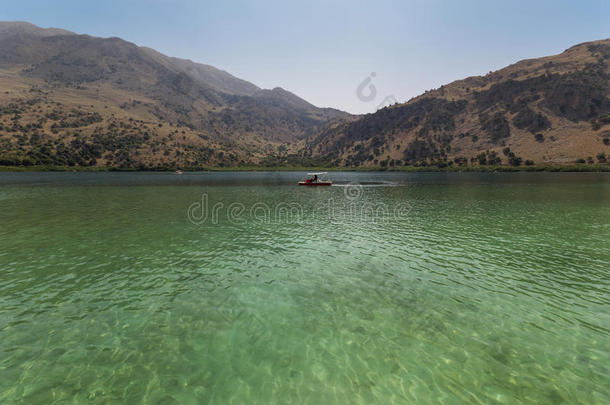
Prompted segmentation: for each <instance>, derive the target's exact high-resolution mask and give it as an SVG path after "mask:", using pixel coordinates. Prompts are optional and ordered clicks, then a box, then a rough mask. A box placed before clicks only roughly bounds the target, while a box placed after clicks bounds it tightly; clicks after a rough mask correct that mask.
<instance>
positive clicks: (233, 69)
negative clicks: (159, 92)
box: [0, 0, 610, 113]
mask: <svg viewBox="0 0 610 405" xmlns="http://www.w3.org/2000/svg"><path fill="white" fill-rule="evenodd" d="M0 3H2V4H0V20H2V21H17V20H18V21H28V22H31V23H33V24H36V25H39V26H42V27H56V28H64V29H68V30H70V31H74V32H77V33H79V34H89V35H94V36H100V37H120V38H123V39H125V40H127V41H130V42H133V43H135V44H137V45H141V46H147V47H151V48H154V49H156V50H158V51H160V52H162V53H165V54H167V55H170V56H176V57H180V58H186V59H191V60H193V61H195V62H199V63H206V64H210V65H213V66H215V67H217V68H220V69H223V70H226V71H228V72H229V73H231V74H233V75H235V76H237V77H239V78H242V79H245V80H248V81H250V82H252V83H254V84H256V85H258V86H260V87H262V88H274V87H278V86H279V87H282V88H284V89H286V90H289V91H292V92H293V93H295V94H297V95H299V96H300V97H303V98H304V99H306V100H307V101H309V102H311V103H313V104H315V105H317V106H320V107H334V108H339V109H342V110H345V111H349V112H352V113H368V112H373V111H375V110H376V109H377V108H378V107H379V106H380V105H382V103H383V102H384V101H386V102H387V101H393V100H396V101H400V102H402V101H406V100H408V99H410V98H411V97H415V96H417V95H419V94H421V93H423V92H424V91H425V90H429V89H432V88H437V87H439V86H441V85H443V84H447V83H450V82H452V81H454V80H458V79H462V78H465V77H468V76H473V75H481V74H486V73H487V72H489V71H492V70H497V69H500V68H502V67H504V66H506V65H509V64H511V63H514V62H517V61H519V60H521V59H527V58H535V57H540V56H547V55H553V54H557V53H561V52H562V51H564V50H565V49H567V48H569V47H570V46H572V45H576V44H578V43H581V42H586V41H592V40H597V39H603V38H608V37H610V1H608V0H599V1H597V0H591V1H589V0H581V1H564V0H553V1H547V0H541V1H536V0H528V1H522V0H497V1H494V0H462V1H457V0H456V1H448V0H445V1H442V0H427V1H423V0H402V1H399V0H377V1H359V0H308V1H290V0H283V1H282V0H268V1H265V0H259V1H255V0H218V1H195V0H107V1H104V0H53V1H48V0H19V1H10V0H0Z"/></svg>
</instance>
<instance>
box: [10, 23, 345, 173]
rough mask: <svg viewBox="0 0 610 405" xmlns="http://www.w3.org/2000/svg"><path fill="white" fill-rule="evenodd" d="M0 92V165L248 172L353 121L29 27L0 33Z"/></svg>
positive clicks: (184, 66)
mask: <svg viewBox="0 0 610 405" xmlns="http://www.w3.org/2000/svg"><path fill="white" fill-rule="evenodd" d="M0 84H2V87H1V88H2V89H3V90H4V91H3V94H1V95H0V146H2V148H1V149H0V160H1V161H2V162H4V163H5V164H6V163H12V164H15V163H17V164H78V165H109V166H119V167H150V166H157V165H158V166H172V165H180V166H197V165H198V166H203V165H234V164H255V163H257V162H258V161H259V160H260V159H261V158H263V157H266V156H268V155H269V154H273V153H275V152H278V151H280V150H282V151H286V150H288V149H289V148H287V147H286V146H285V145H284V144H289V145H291V146H290V147H291V148H295V147H296V146H295V145H298V144H299V142H302V140H303V139H304V138H305V137H307V136H311V135H312V134H315V133H317V132H319V130H320V129H321V128H324V127H325V126H327V125H329V124H331V123H332V122H335V121H337V120H341V119H346V118H350V117H351V116H350V115H349V114H347V113H344V112H341V111H338V110H333V109H326V108H318V107H315V106H313V105H311V104H309V103H307V102H306V101H305V100H302V99H300V98H299V97H297V96H296V95H294V94H292V93H290V92H288V91H286V90H282V89H279V88H276V89H273V90H263V89H260V88H259V87H257V86H256V85H254V84H252V83H249V82H247V81H245V80H242V79H239V78H236V77H234V76H232V75H231V74H229V73H227V72H225V71H222V70H220V69H217V68H214V67H212V66H209V65H203V64H198V63H194V62H192V61H190V60H184V59H179V58H172V57H168V56H166V55H163V54H161V53H159V52H156V51H155V50H152V49H150V48H144V47H139V46H137V45H135V44H132V43H130V42H127V41H124V40H122V39H120V38H96V37H92V36H88V35H77V34H74V33H72V32H69V31H65V30H58V29H43V28H39V27H36V26H34V25H32V24H28V23H14V22H5V23H2V22H0ZM278 153H279V152H278ZM2 162H0V164H1V163H2Z"/></svg>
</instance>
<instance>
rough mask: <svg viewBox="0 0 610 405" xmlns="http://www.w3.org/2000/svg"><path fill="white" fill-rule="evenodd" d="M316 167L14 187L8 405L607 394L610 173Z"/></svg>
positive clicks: (71, 176) (10, 191)
mask: <svg viewBox="0 0 610 405" xmlns="http://www.w3.org/2000/svg"><path fill="white" fill-rule="evenodd" d="M299 176H300V174H299V173H201V174H191V173H187V174H184V175H182V176H176V175H171V174H160V173H157V174H154V173H43V174H37V173H15V174H11V173H2V174H0V403H55V402H56V403H63V402H79V403H85V402H91V403H138V402H147V403H162V404H170V403H211V404H225V403H244V404H257V403H260V404H269V403H278V404H286V403H297V404H302V403H319V404H332V403H338V404H346V403H349V404H358V403H361V404H372V403H380V404H391V403H400V404H404V403H422V404H426V403H431V404H432V403H434V404H438V403H446V404H455V403H485V404H488V403H491V404H495V403H507V404H510V403H548V404H557V403H562V402H563V403H566V404H567V403H569V404H578V403H581V404H595V403H599V404H602V403H608V402H609V401H610V389H609V386H610V370H609V368H610V339H609V333H610V310H609V308H610V305H609V304H610V295H609V284H610V281H609V280H610V176H608V175H607V174H591V173H578V174H571V173H506V174H475V173H462V174H460V173H452V174H405V173H335V174H332V178H333V179H334V180H335V181H336V182H338V183H340V184H342V185H345V184H347V183H349V182H353V181H357V182H359V183H361V184H364V185H363V186H362V187H359V186H347V187H346V186H343V187H342V186H338V187H329V188H321V189H320V188H315V189H311V188H305V187H296V186H295V185H294V184H295V182H296V181H297V180H298V178H299ZM203 195H205V198H203V197H202V196H203ZM347 197H349V198H347ZM202 201H204V202H206V203H207V206H208V210H207V212H208V217H207V218H206V220H205V221H203V218H204V216H203V214H202V212H203V211H202V206H204V205H205V204H203V203H202ZM219 203H222V204H223V205H222V207H220V206H219V205H218V204H219ZM290 203H298V204H299V206H298V207H297V211H294V214H293V215H292V217H290V216H288V214H287V212H286V211H282V210H281V209H278V207H284V208H285V207H287V206H288V204H290ZM231 204H234V205H233V206H232V207H234V208H235V207H236V208H237V209H238V210H241V214H240V215H235V212H233V214H230V213H229V212H228V208H229V207H230V206H231ZM214 206H216V207H220V208H217V210H216V211H213V209H212V208H213V207H214ZM292 207H293V208H294V206H292ZM371 208H373V209H371ZM189 209H190V213H191V215H190V217H189V215H188V212H189ZM267 209H268V210H269V211H267ZM276 214H277V215H276Z"/></svg>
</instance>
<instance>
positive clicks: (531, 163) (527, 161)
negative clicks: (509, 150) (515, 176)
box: [525, 160, 534, 166]
mask: <svg viewBox="0 0 610 405" xmlns="http://www.w3.org/2000/svg"><path fill="white" fill-rule="evenodd" d="M525 165H526V166H533V165H534V161H533V160H526V161H525Z"/></svg>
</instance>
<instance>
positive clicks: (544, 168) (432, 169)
mask: <svg viewBox="0 0 610 405" xmlns="http://www.w3.org/2000/svg"><path fill="white" fill-rule="evenodd" d="M176 170H177V169H176V168H137V169H136V168H116V167H86V166H0V172H4V173H8V172H13V173H14V172H159V173H171V172H174V171H176ZM180 170H182V171H184V172H206V171H210V172H284V171H299V172H311V171H326V172H420V173H439V172H447V173H451V172H455V173H458V172H479V173H493V172H610V164H572V165H534V166H447V167H437V166H424V167H421V166H419V167H416V166H400V167H378V166H361V167H303V166H279V167H274V166H235V167H196V168H181V169H180Z"/></svg>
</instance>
